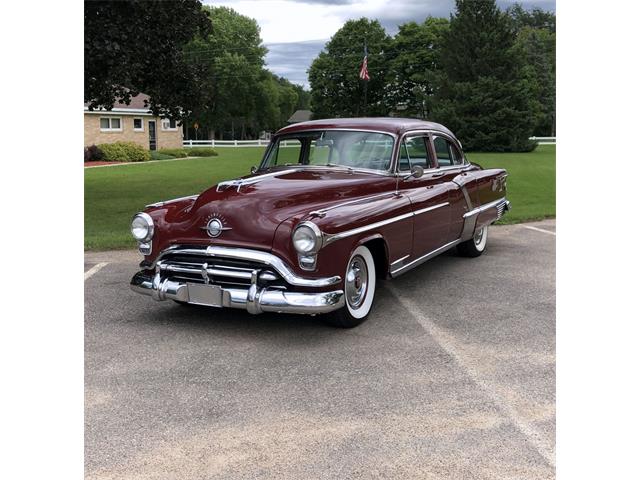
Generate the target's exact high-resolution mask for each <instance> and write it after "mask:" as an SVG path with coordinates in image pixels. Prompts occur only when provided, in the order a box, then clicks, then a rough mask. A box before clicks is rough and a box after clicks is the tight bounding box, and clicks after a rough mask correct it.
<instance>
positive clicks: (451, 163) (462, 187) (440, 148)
mask: <svg viewBox="0 0 640 480" xmlns="http://www.w3.org/2000/svg"><path fill="white" fill-rule="evenodd" d="M430 139H431V147H432V148H433V154H434V156H435V158H436V161H437V170H438V173H439V174H440V176H441V178H442V181H443V182H447V183H451V184H452V185H454V186H455V187H454V188H452V189H451V190H450V194H449V204H450V210H449V212H450V214H451V217H450V219H449V230H448V233H447V243H448V242H453V241H454V240H457V239H458V238H460V234H461V233H462V229H463V226H464V214H465V213H466V212H467V211H469V210H471V209H472V208H473V207H474V206H475V205H477V203H478V199H477V179H476V176H475V175H474V173H473V172H472V171H470V167H471V165H469V164H468V163H467V162H466V161H465V159H464V156H463V155H462V151H461V150H460V148H459V147H458V145H457V142H455V141H454V140H453V139H452V138H450V137H448V136H446V135H444V134H438V133H433V134H432V135H431V136H430Z"/></svg>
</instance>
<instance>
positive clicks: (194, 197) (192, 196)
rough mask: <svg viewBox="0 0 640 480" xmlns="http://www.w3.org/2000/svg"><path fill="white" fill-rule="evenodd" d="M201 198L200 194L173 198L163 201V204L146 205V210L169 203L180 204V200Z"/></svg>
mask: <svg viewBox="0 0 640 480" xmlns="http://www.w3.org/2000/svg"><path fill="white" fill-rule="evenodd" d="M199 196H200V194H199V193H197V194H195V195H188V196H186V197H178V198H172V199H171V200H163V201H162V202H156V203H150V204H149V205H145V207H144V208H150V207H163V206H165V205H166V204H168V203H173V202H179V201H180V200H189V199H194V200H195V199H196V198H198V197H199Z"/></svg>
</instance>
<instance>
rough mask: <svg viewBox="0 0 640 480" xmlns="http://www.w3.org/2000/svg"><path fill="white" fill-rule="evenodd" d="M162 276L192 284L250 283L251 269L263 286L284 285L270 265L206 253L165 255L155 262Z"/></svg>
mask: <svg viewBox="0 0 640 480" xmlns="http://www.w3.org/2000/svg"><path fill="white" fill-rule="evenodd" d="M158 266H159V267H160V272H161V275H162V277H170V278H172V279H179V280H184V281H188V282H192V283H211V284H216V285H222V286H231V285H233V286H238V285H240V286H245V287H249V286H250V285H251V276H252V275H253V272H256V273H257V276H258V280H259V281H260V283H261V284H262V285H267V284H268V285H269V286H271V287H274V288H278V287H279V286H280V287H282V288H284V285H285V283H284V281H283V280H282V277H281V276H280V275H279V274H278V273H276V272H275V271H274V270H272V269H270V268H269V267H267V266H265V265H262V264H259V263H254V262H251V261H245V260H230V259H221V258H215V259H214V258H211V257H207V256H204V255H203V256H194V255H188V256H187V255H180V254H178V253H176V254H172V255H167V256H165V257H164V258H163V259H162V260H161V261H160V262H158Z"/></svg>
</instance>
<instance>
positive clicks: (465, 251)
mask: <svg viewBox="0 0 640 480" xmlns="http://www.w3.org/2000/svg"><path fill="white" fill-rule="evenodd" d="M488 237H489V226H488V225H485V226H484V227H482V228H480V229H478V230H476V232H475V233H474V234H473V238H471V239H470V240H467V241H466V242H462V243H460V244H458V247H457V248H458V253H459V254H460V255H462V256H464V257H479V256H480V255H482V252H484V250H485V249H486V248H487V238H488Z"/></svg>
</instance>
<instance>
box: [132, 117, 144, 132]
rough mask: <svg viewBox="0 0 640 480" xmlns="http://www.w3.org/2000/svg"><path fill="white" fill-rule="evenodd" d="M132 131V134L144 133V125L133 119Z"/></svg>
mask: <svg viewBox="0 0 640 480" xmlns="http://www.w3.org/2000/svg"><path fill="white" fill-rule="evenodd" d="M133 131H134V132H144V123H143V122H142V119H141V118H134V119H133Z"/></svg>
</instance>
